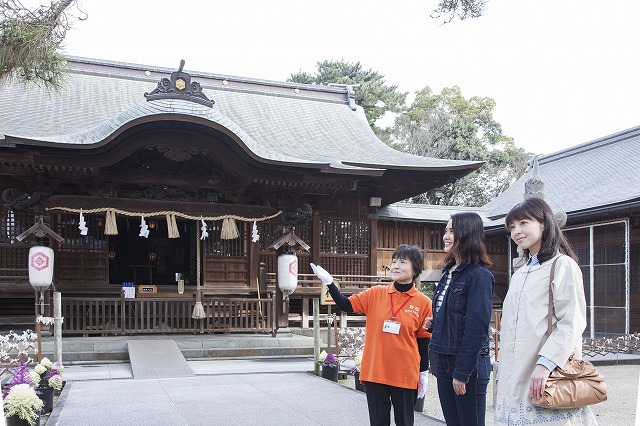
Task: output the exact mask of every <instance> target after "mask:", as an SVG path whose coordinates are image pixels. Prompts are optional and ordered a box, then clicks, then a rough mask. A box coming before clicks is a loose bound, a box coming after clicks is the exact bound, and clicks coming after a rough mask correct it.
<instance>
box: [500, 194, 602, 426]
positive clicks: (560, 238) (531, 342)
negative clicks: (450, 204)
mask: <svg viewBox="0 0 640 426" xmlns="http://www.w3.org/2000/svg"><path fill="white" fill-rule="evenodd" d="M505 222H506V226H507V229H509V231H510V232H511V239H512V240H513V241H514V242H515V243H516V244H517V245H518V246H519V247H520V248H521V249H522V250H523V252H524V255H523V263H524V262H525V261H526V265H524V266H522V267H520V268H519V269H518V270H517V271H516V272H515V273H514V274H513V276H512V277H511V283H510V284H509V291H508V292H507V296H506V298H505V300H504V304H503V311H502V321H501V329H500V351H499V357H498V366H499V370H498V376H497V378H498V382H497V394H496V401H495V404H496V405H495V418H494V424H496V425H516V424H517V425H523V424H540V425H545V426H552V425H553V426H556V425H557V426H560V425H563V426H565V425H587V426H589V425H597V422H596V419H595V416H594V415H593V413H592V411H591V409H590V408H589V407H583V408H578V409H568V410H549V409H543V408H538V407H534V406H532V405H531V397H532V396H535V397H540V396H541V395H542V392H543V391H544V384H545V381H546V379H547V377H548V376H549V374H550V372H551V371H552V370H553V369H554V368H555V367H556V366H557V365H564V364H565V363H566V362H567V360H568V359H569V357H570V356H571V355H572V354H575V356H576V357H577V358H582V352H581V349H582V333H583V331H584V329H585V327H586V324H587V323H586V302H585V296H584V286H583V283H582V273H581V271H580V268H579V266H578V264H577V263H576V259H577V257H576V255H575V253H574V252H573V250H572V249H571V246H570V245H569V243H568V241H567V240H566V238H565V237H564V235H563V234H562V231H561V230H560V227H559V226H558V224H557V222H556V220H555V218H554V215H553V212H552V210H551V208H550V207H549V205H548V204H547V203H546V202H545V201H544V200H542V199H539V198H529V199H527V200H525V201H523V202H522V203H520V204H518V205H516V206H515V207H514V208H512V209H511V211H510V212H509V214H508V215H507V217H506V219H505ZM556 258H558V260H557V262H556V266H555V276H554V281H553V317H552V332H551V335H550V336H549V337H548V338H547V315H548V305H549V277H550V273H551V265H552V263H553V261H554V260H555V259H556Z"/></svg>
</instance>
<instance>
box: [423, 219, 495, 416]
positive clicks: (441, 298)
mask: <svg viewBox="0 0 640 426" xmlns="http://www.w3.org/2000/svg"><path fill="white" fill-rule="evenodd" d="M443 241H444V251H445V252H446V253H447V256H446V258H445V267H444V269H443V275H442V278H441V279H440V282H439V283H438V286H437V287H436V291H435V293H434V295H433V302H434V310H433V311H434V318H433V320H432V321H430V320H429V319H427V322H426V323H425V327H427V329H428V330H427V331H431V330H430V329H431V328H432V329H433V331H432V332H433V336H432V338H431V344H430V346H429V349H430V357H431V371H432V373H433V375H435V376H436V378H437V383H438V396H439V398H440V405H441V406H442V412H443V414H444V418H445V421H446V422H447V425H449V426H452V425H463V426H474V425H484V424H485V411H486V394H487V385H488V384H489V376H490V372H491V360H490V358H489V339H488V334H489V322H490V321H491V308H492V301H493V288H494V285H495V284H494V278H493V275H492V274H491V272H489V270H488V269H487V266H490V265H491V261H490V260H489V256H488V255H487V250H486V246H485V239H484V228H483V226H482V219H481V218H480V216H478V214H476V213H471V212H463V213H456V214H454V215H452V216H451V220H449V223H447V227H446V229H445V234H444V236H443Z"/></svg>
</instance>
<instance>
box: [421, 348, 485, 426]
mask: <svg viewBox="0 0 640 426" xmlns="http://www.w3.org/2000/svg"><path fill="white" fill-rule="evenodd" d="M429 356H430V360H431V368H432V373H433V375H434V376H436V378H437V379H438V380H437V382H438V397H439V398H440V406H441V407H442V414H444V419H445V421H446V422H447V426H484V424H485V423H484V422H485V413H486V410H487V385H488V384H489V378H490V375H491V359H490V358H489V356H488V355H487V354H482V355H478V363H477V365H476V369H475V370H473V372H472V373H471V377H469V383H467V384H466V391H467V392H466V393H465V394H464V395H456V393H455V392H454V391H453V369H454V366H455V362H456V356H455V355H447V354H441V353H436V352H431V353H430V355H429Z"/></svg>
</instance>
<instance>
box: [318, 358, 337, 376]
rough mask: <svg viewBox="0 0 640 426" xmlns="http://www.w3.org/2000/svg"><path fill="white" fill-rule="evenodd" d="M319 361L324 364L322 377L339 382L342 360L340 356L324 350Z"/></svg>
mask: <svg viewBox="0 0 640 426" xmlns="http://www.w3.org/2000/svg"><path fill="white" fill-rule="evenodd" d="M318 362H319V363H320V365H321V366H322V377H323V378H325V379H329V380H331V381H333V382H337V381H338V373H339V367H340V360H339V359H338V357H337V356H335V355H334V354H331V353H329V354H328V353H327V352H326V351H322V352H320V356H319V357H318Z"/></svg>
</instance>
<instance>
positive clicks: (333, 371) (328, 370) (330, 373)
mask: <svg viewBox="0 0 640 426" xmlns="http://www.w3.org/2000/svg"><path fill="white" fill-rule="evenodd" d="M339 370H340V369H339V368H338V367H326V366H324V365H323V366H322V377H323V378H325V379H328V380H331V381H332V382H337V381H338V373H339Z"/></svg>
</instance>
